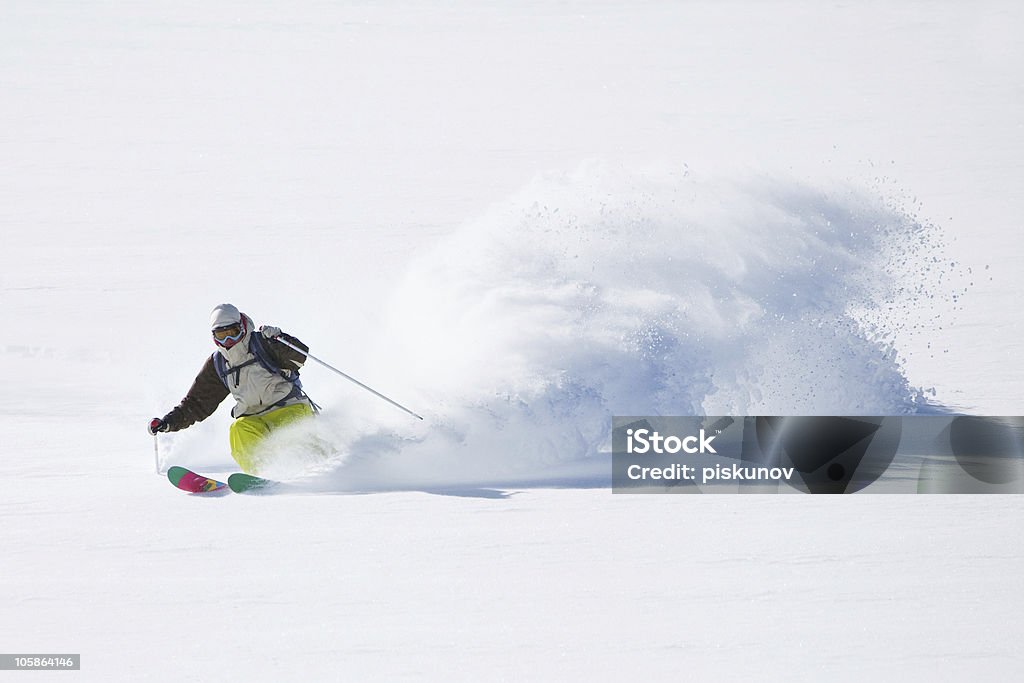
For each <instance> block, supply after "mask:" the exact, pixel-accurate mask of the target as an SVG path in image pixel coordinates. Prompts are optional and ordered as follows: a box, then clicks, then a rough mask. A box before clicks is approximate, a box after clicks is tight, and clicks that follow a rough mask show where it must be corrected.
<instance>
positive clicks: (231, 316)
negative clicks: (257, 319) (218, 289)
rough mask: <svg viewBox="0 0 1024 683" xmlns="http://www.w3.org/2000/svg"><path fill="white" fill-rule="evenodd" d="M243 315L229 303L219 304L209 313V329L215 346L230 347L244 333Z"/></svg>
mask: <svg viewBox="0 0 1024 683" xmlns="http://www.w3.org/2000/svg"><path fill="white" fill-rule="evenodd" d="M245 328H246V324H245V316H244V315H242V314H241V313H240V312H239V310H238V309H237V308H235V307H234V306H233V305H231V304H221V305H220V306H217V307H216V308H214V309H213V312H212V313H210V331H211V333H212V334H213V342H214V343H215V344H216V345H217V346H221V347H223V348H225V349H230V348H231V347H232V346H234V345H235V344H237V343H238V342H239V341H241V339H242V337H244V336H245V333H246V331H247V330H246V329H245Z"/></svg>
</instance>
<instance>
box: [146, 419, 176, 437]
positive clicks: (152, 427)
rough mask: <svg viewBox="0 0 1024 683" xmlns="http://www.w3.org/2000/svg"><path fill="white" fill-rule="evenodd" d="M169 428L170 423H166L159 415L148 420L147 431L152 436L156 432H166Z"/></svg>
mask: <svg viewBox="0 0 1024 683" xmlns="http://www.w3.org/2000/svg"><path fill="white" fill-rule="evenodd" d="M170 429H171V425H169V424H167V423H166V422H164V421H163V420H161V419H160V418H159V417H154V418H153V419H152V420H150V421H149V433H150V434H152V435H153V436H156V433H157V432H166V431H170Z"/></svg>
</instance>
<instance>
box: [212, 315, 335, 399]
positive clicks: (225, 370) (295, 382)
mask: <svg viewBox="0 0 1024 683" xmlns="http://www.w3.org/2000/svg"><path fill="white" fill-rule="evenodd" d="M262 336H263V335H261V334H259V333H253V334H250V335H249V353H251V354H252V356H253V357H252V358H250V359H249V360H247V361H245V362H244V363H241V364H240V365H236V366H234V367H230V368H229V367H228V362H227V361H226V360H225V359H224V356H222V355H221V353H220V352H219V351H214V352H213V368H214V370H216V371H217V376H218V377H220V381H221V382H223V383H224V386H225V387H227V388H228V390H229V391H230V389H231V386H230V385H229V384H228V374H229V373H234V375H235V386H238V382H239V377H241V373H242V368H244V367H246V366H247V365H252V364H253V363H259V364H260V366H262V367H263V369H264V370H266V371H267V372H269V373H270V374H272V375H278V376H279V377H282V378H284V379H285V380H287V381H289V382H291V384H292V390H291V393H289V394H288V395H287V396H285V397H284V398H283V399H281V400H280V401H279V402H278V403H284V402H285V401H287V400H289V399H291V398H294V397H296V396H303V397H305V398H306V399H307V400H308V401H309V402H310V404H311V405H312V406H313V410H314V411H316V412H319V410H318V409H319V406H317V405H316V404H315V403H313V400H312V399H311V398H309V396H307V395H306V392H304V391H303V390H302V380H300V379H299V372H298V370H293V371H291V372H289V371H287V370H283V369H281V368H280V367H279V366H278V365H277V363H275V362H274V360H273V357H272V356H271V355H270V353H269V352H268V351H267V347H265V346H264V345H263V340H262V339H261V337H262Z"/></svg>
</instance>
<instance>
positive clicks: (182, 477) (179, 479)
mask: <svg viewBox="0 0 1024 683" xmlns="http://www.w3.org/2000/svg"><path fill="white" fill-rule="evenodd" d="M167 479H168V480H170V482H171V483H172V484H174V485H175V486H177V487H178V488H179V489H181V490H182V491H188V492H189V493H216V492H218V491H223V490H224V489H225V488H226V487H227V484H225V483H224V482H222V481H217V480H216V479H211V478H210V477H204V476H203V475H201V474H196V473H195V472H193V471H192V470H187V469H185V468H184V467H177V466H175V467H172V468H170V469H169V470H167Z"/></svg>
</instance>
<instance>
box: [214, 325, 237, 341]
mask: <svg viewBox="0 0 1024 683" xmlns="http://www.w3.org/2000/svg"><path fill="white" fill-rule="evenodd" d="M213 338H214V339H216V340H217V341H219V342H225V341H235V342H236V341H238V340H239V339H241V338H242V326H241V324H239V323H235V324H233V325H225V326H224V327H218V328H217V329H215V330H214V331H213Z"/></svg>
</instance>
